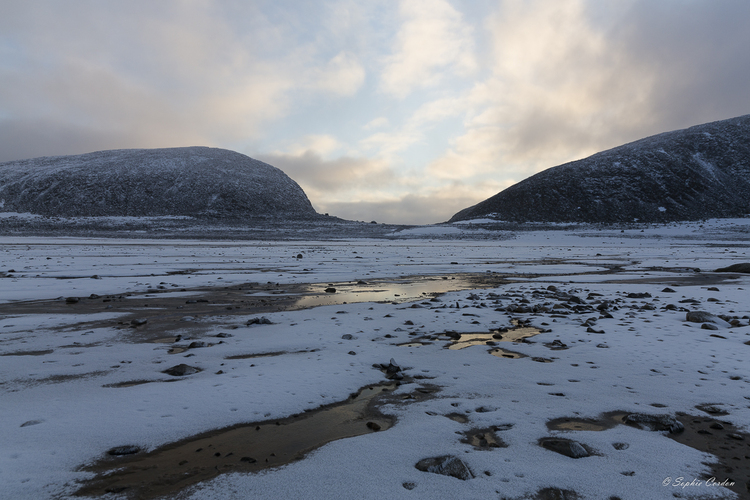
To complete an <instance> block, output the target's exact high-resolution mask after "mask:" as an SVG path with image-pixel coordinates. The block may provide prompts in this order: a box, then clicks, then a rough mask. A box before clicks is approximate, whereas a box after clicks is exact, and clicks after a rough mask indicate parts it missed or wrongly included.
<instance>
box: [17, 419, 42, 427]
mask: <svg viewBox="0 0 750 500" xmlns="http://www.w3.org/2000/svg"><path fill="white" fill-rule="evenodd" d="M42 422H44V420H28V421H26V422H24V423H22V424H21V427H29V426H31V425H37V424H41V423H42Z"/></svg>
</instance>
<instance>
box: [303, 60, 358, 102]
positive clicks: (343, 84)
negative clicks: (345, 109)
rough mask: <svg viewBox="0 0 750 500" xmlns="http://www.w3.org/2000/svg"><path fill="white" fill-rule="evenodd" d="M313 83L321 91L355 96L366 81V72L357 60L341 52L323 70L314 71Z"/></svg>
mask: <svg viewBox="0 0 750 500" xmlns="http://www.w3.org/2000/svg"><path fill="white" fill-rule="evenodd" d="M312 73H313V81H314V82H315V86H316V87H318V88H319V89H322V90H325V91H328V92H331V93H334V94H338V95H342V96H351V95H354V94H355V93H356V92H357V90H359V89H360V87H361V86H362V84H363V83H364V81H365V70H364V68H363V67H362V65H361V64H360V63H359V61H358V60H357V58H356V57H355V56H354V55H353V54H350V53H347V52H339V53H338V54H337V55H336V56H335V57H333V58H332V59H331V60H329V61H328V62H327V63H326V65H325V66H324V67H323V68H322V69H313V70H312Z"/></svg>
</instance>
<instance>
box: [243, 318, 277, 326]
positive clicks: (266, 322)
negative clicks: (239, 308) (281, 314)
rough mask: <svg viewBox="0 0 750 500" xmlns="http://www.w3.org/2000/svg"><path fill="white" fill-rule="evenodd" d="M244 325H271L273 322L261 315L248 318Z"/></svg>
mask: <svg viewBox="0 0 750 500" xmlns="http://www.w3.org/2000/svg"><path fill="white" fill-rule="evenodd" d="M246 325H247V326H250V325H273V322H272V321H271V320H270V319H268V318H266V317H265V316H261V317H260V318H252V319H250V320H248V322H247V323H246Z"/></svg>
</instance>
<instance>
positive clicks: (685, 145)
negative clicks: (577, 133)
mask: <svg viewBox="0 0 750 500" xmlns="http://www.w3.org/2000/svg"><path fill="white" fill-rule="evenodd" d="M749 213H750V115H746V116H741V117H738V118H732V119H729V120H724V121H719V122H713V123H708V124H704V125H698V126H695V127H691V128H688V129H685V130H677V131H673V132H667V133H663V134H659V135H655V136H652V137H648V138H645V139H641V140H639V141H636V142H632V143H630V144H626V145H623V146H620V147H617V148H614V149H610V150H608V151H604V152H601V153H597V154H595V155H593V156H591V157H589V158H586V159H583V160H578V161H574V162H571V163H566V164H564V165H560V166H557V167H553V168H550V169H548V170H545V171H543V172H540V173H538V174H536V175H534V176H532V177H529V178H528V179H525V180H523V181H521V182H519V183H518V184H515V185H513V186H511V187H509V188H507V189H506V190H504V191H502V192H500V193H498V194H496V195H495V196H493V197H491V198H489V199H487V200H485V201H483V202H481V203H479V204H477V205H474V206H473V207H469V208H466V209H464V210H461V211H460V212H458V213H457V214H456V215H454V216H453V217H452V218H451V222H455V221H460V220H470V219H477V218H494V219H498V220H504V221H517V222H526V221H538V222H632V221H633V220H638V221H641V222H666V221H677V220H699V219H708V218H719V217H743V216H746V215H747V214H749Z"/></svg>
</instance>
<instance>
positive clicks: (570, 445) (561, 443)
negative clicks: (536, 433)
mask: <svg viewBox="0 0 750 500" xmlns="http://www.w3.org/2000/svg"><path fill="white" fill-rule="evenodd" d="M539 445H540V446H542V447H543V448H545V449H548V450H550V451H554V452H555V453H559V454H561V455H565V456H566V457H570V458H583V457H588V456H590V455H591V453H590V452H589V450H587V449H586V448H585V447H584V446H583V445H582V444H581V443H579V442H578V441H573V440H572V439H565V438H542V439H540V440H539Z"/></svg>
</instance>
